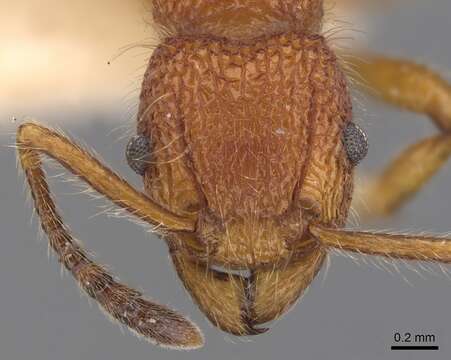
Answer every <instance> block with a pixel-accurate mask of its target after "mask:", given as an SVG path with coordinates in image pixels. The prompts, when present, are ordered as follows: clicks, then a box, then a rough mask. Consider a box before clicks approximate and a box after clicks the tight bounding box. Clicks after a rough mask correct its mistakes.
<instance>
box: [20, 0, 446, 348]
mask: <svg viewBox="0 0 451 360" xmlns="http://www.w3.org/2000/svg"><path fill="white" fill-rule="evenodd" d="M152 9H153V17H154V20H155V23H156V24H157V25H158V26H160V27H161V28H162V29H163V30H164V31H163V32H164V34H165V38H164V40H163V41H162V43H161V44H160V45H159V46H158V47H157V49H156V50H155V51H154V53H153V55H152V57H151V59H150V61H149V64H148V68H147V71H146V74H145V76H144V80H143V84H142V92H141V97H140V101H141V102H140V109H139V114H138V126H137V127H138V135H137V136H136V137H134V138H133V139H132V140H131V141H130V143H129V145H128V147H127V158H128V161H129V164H130V165H131V167H132V168H133V169H134V170H135V171H136V172H137V173H139V174H141V175H142V176H143V179H144V186H145V194H143V193H140V192H138V191H136V190H135V189H133V188H132V187H131V186H130V185H129V184H128V183H127V182H126V181H125V180H123V179H122V178H120V177H119V176H118V175H116V174H115V173H114V172H112V171H111V170H110V169H108V168H107V167H105V166H104V165H102V164H101V163H100V162H99V161H98V160H97V159H96V158H95V157H94V156H93V155H91V154H89V153H88V152H86V151H85V150H83V149H82V148H80V147H79V146H78V145H75V144H73V143H72V142H71V141H69V140H68V139H67V138H66V137H64V136H63V135H61V134H59V133H57V132H55V131H52V130H50V129H47V128H44V127H42V126H40V125H38V124H35V123H27V124H23V125H21V126H20V128H19V130H18V134H17V143H18V148H19V150H18V151H19V157H20V161H21V164H22V167H23V169H24V170H25V174H26V177H27V179H28V182H29V185H30V188H31V191H32V194H33V198H34V200H35V206H36V209H37V212H38V214H39V215H40V217H41V222H42V226H43V228H44V230H45V232H46V233H47V235H48V237H49V241H50V245H51V247H52V248H53V249H54V250H55V252H56V253H57V254H58V256H59V259H60V261H61V262H62V263H63V264H64V266H65V267H66V268H67V269H68V270H69V271H70V272H71V273H72V274H73V276H74V277H75V278H76V280H77V281H78V283H79V285H80V286H81V288H82V289H83V290H84V291H86V292H87V294H89V296H91V297H92V298H94V299H95V300H96V301H97V302H98V303H99V304H100V306H101V307H102V308H103V309H104V310H105V311H106V312H107V313H109V314H110V315H111V316H112V317H113V318H114V319H116V320H117V321H119V322H120V323H122V324H125V325H127V326H128V327H129V328H130V329H132V330H133V331H134V332H136V333H137V334H139V335H142V336H144V337H146V338H148V339H149V340H153V341H154V342H156V343H158V344H160V345H164V346H170V347H177V348H195V347H199V346H201V345H202V336H201V333H200V331H199V330H198V328H197V327H196V326H195V325H194V324H192V323H191V322H190V321H188V320H187V319H185V318H184V317H182V316H180V315H179V314H177V313H176V312H174V311H172V310H170V309H168V308H166V307H164V306H161V305H158V304H156V303H154V302H152V301H149V300H147V299H145V298H144V297H143V296H142V294H141V293H139V292H137V291H136V290H133V289H130V288H128V287H127V286H125V285H123V284H120V283H118V282H117V281H116V280H115V278H114V277H113V276H112V275H110V274H109V273H108V272H107V271H106V270H105V268H104V267H102V266H100V265H97V264H96V263H94V262H93V261H92V260H91V259H90V258H89V257H88V256H87V254H86V252H85V251H84V250H83V249H82V247H81V246H80V244H78V243H77V242H76V241H75V240H74V239H73V238H72V236H71V235H70V233H69V231H68V229H67V228H66V227H65V226H64V224H63V222H62V219H61V217H60V215H59V214H58V213H57V211H56V208H55V205H54V203H53V200H52V198H51V196H50V194H49V190H48V186H47V183H46V180H45V177H44V172H43V170H42V167H41V162H40V153H42V154H45V155H47V156H50V157H52V158H54V159H56V160H58V161H59V162H60V163H61V164H62V165H64V166H65V167H66V168H67V169H68V170H69V171H71V172H72V173H74V174H76V175H78V176H79V177H80V178H81V179H82V180H84V181H86V182H87V183H88V184H89V185H90V186H91V187H92V188H93V189H95V190H96V191H98V192H100V193H101V194H103V195H105V196H107V197H108V198H109V199H111V200H112V201H113V202H114V203H115V204H116V205H118V206H120V207H122V208H124V209H126V210H128V211H129V212H130V213H132V214H133V215H135V216H137V217H138V218H140V219H141V220H143V221H145V222H147V223H149V224H151V225H153V226H156V230H157V231H159V232H160V233H161V235H162V238H163V239H164V240H165V241H166V242H167V244H168V247H169V251H170V254H171V257H172V261H173V263H174V265H175V268H176V269H177V272H178V274H179V276H180V278H181V280H182V282H183V284H184V286H185V287H186V288H187V290H188V291H189V292H190V294H191V295H192V297H193V299H194V301H195V302H196V303H197V304H198V305H199V307H200V309H201V310H202V311H203V312H204V313H205V315H206V316H207V317H208V318H209V319H210V320H211V322H212V323H213V324H215V325H216V326H218V327H219V328H221V329H222V330H224V331H227V332H229V333H232V334H235V335H251V334H259V333H261V332H264V331H266V330H267V329H266V328H263V327H261V325H262V324H264V323H266V322H268V321H270V320H273V319H276V318H278V317H279V316H280V315H282V314H283V313H285V312H286V311H287V310H288V309H289V308H290V307H291V306H292V305H293V304H294V302H295V301H296V300H297V299H298V298H299V296H300V295H301V294H302V293H303V292H304V291H305V289H306V288H307V287H308V286H309V284H310V283H311V281H312V280H313V279H314V277H315V275H316V274H317V272H318V270H319V269H320V268H321V266H322V264H323V260H324V259H325V256H326V254H327V252H328V249H329V248H340V249H343V250H346V251H354V252H360V253H364V254H373V255H380V256H388V257H391V258H403V259H412V260H428V261H439V262H451V241H447V240H444V239H441V238H430V237H420V236H401V235H390V234H380V233H378V234H374V233H365V232H351V231H345V230H342V228H343V226H344V224H345V222H346V219H347V216H348V210H349V207H350V202H351V198H352V193H353V171H354V168H355V166H356V165H357V163H358V162H359V161H360V160H361V159H362V158H363V157H364V156H365V154H366V152H367V142H366V136H365V134H364V133H363V131H362V130H361V129H360V128H359V127H358V126H357V125H355V124H354V123H353V122H352V107H351V101H350V96H349V91H348V83H347V78H346V76H345V72H344V70H343V68H342V67H341V65H340V64H341V63H340V62H339V61H338V59H337V56H336V55H335V54H334V52H333V51H332V50H331V49H330V47H329V46H328V43H327V41H326V40H325V38H324V37H323V36H321V35H320V34H321V32H320V31H321V21H322V16H323V3H322V0H286V1H282V0H233V1H230V0H216V1H212V0H154V1H153V8H152ZM362 57H363V60H359V61H357V60H354V64H352V65H353V66H354V68H355V70H356V71H357V72H358V73H359V74H360V75H361V77H363V78H364V79H365V80H366V81H367V83H368V84H369V85H370V87H372V88H373V89H375V90H376V91H377V93H378V94H379V95H380V96H381V97H382V98H384V99H385V100H387V101H390V102H392V103H394V104H398V105H400V106H402V107H405V108H408V109H410V110H414V111H417V112H423V113H426V114H428V115H429V116H430V117H431V118H432V119H433V121H435V123H436V124H437V125H438V127H439V128H440V130H441V134H440V135H437V136H435V137H432V138H429V139H426V140H424V141H422V142H420V143H418V144H416V145H415V146H413V147H411V148H409V149H407V150H406V151H405V152H404V153H403V154H402V155H401V156H400V157H399V158H398V159H397V160H396V161H395V162H394V164H393V165H392V166H391V167H390V168H389V169H388V170H387V171H386V172H385V173H384V174H383V175H382V176H381V178H380V180H379V181H378V182H376V184H375V185H374V189H373V192H372V193H371V194H372V195H371V196H370V198H369V199H368V204H369V205H370V206H373V208H374V210H375V212H379V213H388V212H390V211H393V210H394V209H396V208H397V207H398V206H400V204H401V203H402V202H403V201H404V200H406V199H407V198H408V197H409V195H412V194H413V193H414V192H416V191H417V190H418V189H419V188H420V187H421V185H422V184H423V183H424V182H425V181H426V180H427V179H428V178H430V177H431V176H432V175H433V174H434V173H435V172H436V171H437V170H438V169H439V168H440V166H441V165H442V164H443V163H444V162H445V161H446V159H447V158H448V156H449V155H450V152H451V135H450V132H449V130H450V129H451V91H450V87H449V85H448V84H447V83H446V82H444V81H442V80H441V79H440V78H439V77H438V76H437V75H435V74H433V73H432V72H430V71H428V70H427V69H426V68H424V67H422V66H419V65H415V64H411V63H409V62H406V61H401V60H390V59H386V58H382V57H377V56H369V55H368V56H366V55H362ZM418 163H420V164H422V166H421V167H420V168H419V167H418V166H415V167H414V166H412V164H418ZM235 270H239V271H235Z"/></svg>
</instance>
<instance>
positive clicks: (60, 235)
mask: <svg viewBox="0 0 451 360" xmlns="http://www.w3.org/2000/svg"><path fill="white" fill-rule="evenodd" d="M17 147H18V153H19V159H20V162H21V165H22V167H23V169H24V172H25V175H26V178H27V180H28V183H29V186H30V189H31V194H32V196H33V199H34V203H35V207H36V210H37V213H38V214H39V217H40V220H41V226H42V228H43V230H44V231H45V233H46V234H47V236H48V238H49V243H50V246H51V247H52V249H53V250H54V251H55V252H56V253H57V255H58V258H59V261H60V262H61V263H62V264H63V265H64V266H65V267H66V268H67V269H68V270H69V271H70V272H71V273H72V275H73V276H74V278H75V279H76V280H77V282H78V284H79V286H80V287H81V288H82V289H83V290H84V291H85V292H86V293H87V294H88V295H89V296H90V297H92V298H93V299H94V300H96V301H97V302H98V304H99V305H100V307H101V308H102V309H103V310H105V312H106V313H107V314H109V315H110V316H111V317H112V318H113V319H114V320H116V321H118V322H120V323H121V324H123V325H126V326H128V327H129V328H130V329H131V330H132V331H133V332H135V333H136V334H138V335H140V336H143V337H145V338H146V339H148V340H150V341H153V342H154V343H157V344H159V345H162V346H168V347H174V348H197V347H200V346H201V345H202V343H203V339H202V335H201V333H200V331H199V329H198V328H197V327H196V325H194V324H193V323H191V322H190V321H189V320H187V319H185V318H184V317H182V316H181V315H179V314H177V313H176V312H174V311H172V310H170V309H168V308H166V307H164V306H161V305H158V304H156V303H154V302H151V301H149V300H147V299H145V298H144V296H143V295H142V294H141V293H140V292H138V291H136V290H133V289H131V288H129V287H127V286H125V285H123V284H121V283H119V282H117V281H116V279H115V278H114V277H113V276H112V275H111V274H110V273H109V272H107V271H106V269H105V267H103V266H101V265H98V264H96V263H95V262H93V261H92V260H91V259H90V258H89V256H88V254H87V252H86V251H85V250H84V249H83V248H82V246H81V245H80V244H79V242H77V241H76V240H75V239H74V238H73V237H72V235H71V234H70V232H69V229H68V228H67V227H66V226H65V225H64V223H63V220H62V218H61V216H60V215H59V214H58V212H57V210H56V206H55V204H54V202H53V199H52V197H51V195H50V191H49V187H48V184H47V182H46V179H45V173H44V171H43V169H42V164H41V160H40V156H39V155H40V153H41V152H42V153H44V154H46V155H48V156H50V157H52V158H54V159H56V160H58V161H59V162H60V163H61V164H62V165H64V166H65V167H66V168H67V169H69V170H70V171H71V172H73V173H74V174H75V175H78V176H80V178H82V179H83V180H85V181H86V182H87V183H88V184H90V185H91V186H92V187H93V188H94V189H96V190H97V191H98V192H100V193H101V194H104V195H106V196H107V197H108V198H110V199H111V200H112V201H113V202H114V203H116V204H118V205H119V206H121V207H123V208H125V209H127V210H128V211H130V212H131V213H133V214H135V215H137V216H139V217H140V218H142V219H143V220H146V221H148V222H150V223H152V224H159V223H162V224H163V225H165V226H166V227H168V228H175V229H187V228H188V229H189V228H190V226H189V225H190V223H189V221H187V220H186V219H182V218H179V217H178V216H176V215H173V214H171V213H168V212H167V211H164V210H162V209H161V208H160V207H159V206H158V205H157V204H154V203H152V202H151V201H150V200H149V199H147V198H146V197H145V196H144V195H143V194H141V193H139V192H137V191H136V190H134V189H133V188H132V187H131V186H130V185H129V184H128V183H126V182H125V181H124V180H122V179H121V178H120V177H119V176H118V175H116V174H115V173H113V172H112V171H111V170H109V169H108V168H106V167H104V166H103V165H102V164H100V162H99V161H98V160H96V159H95V158H94V157H93V156H92V155H90V154H88V153H87V152H86V151H84V150H82V149H81V148H80V147H78V146H77V145H74V144H72V143H71V142H70V141H69V140H68V139H67V138H65V137H64V136H62V135H60V134H58V133H56V132H54V131H51V130H49V129H46V128H44V127H42V126H39V125H36V124H30V123H28V124H25V125H22V126H21V127H20V128H19V130H18V134H17Z"/></svg>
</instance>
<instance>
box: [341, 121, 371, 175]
mask: <svg viewBox="0 0 451 360" xmlns="http://www.w3.org/2000/svg"><path fill="white" fill-rule="evenodd" d="M343 143H344V145H345V148H346V153H347V155H348V158H349V161H350V162H351V164H352V165H354V166H355V165H357V164H358V163H359V162H360V161H362V160H363V158H364V157H365V156H366V154H367V153H368V138H367V136H366V134H365V132H364V131H363V130H362V129H361V128H360V127H359V126H357V125H356V124H354V123H352V122H351V123H348V124H347V125H346V127H345V129H344V131H343Z"/></svg>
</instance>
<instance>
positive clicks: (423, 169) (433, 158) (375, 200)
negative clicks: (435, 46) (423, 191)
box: [348, 56, 451, 215]
mask: <svg viewBox="0 0 451 360" xmlns="http://www.w3.org/2000/svg"><path fill="white" fill-rule="evenodd" d="M348 64H349V65H350V67H351V68H353V69H355V71H356V72H357V74H358V75H359V76H360V77H361V78H362V80H363V82H364V83H365V85H367V86H368V88H369V89H371V90H370V91H369V92H370V94H372V95H376V96H377V97H379V98H381V99H383V100H384V101H386V102H389V103H391V104H393V105H396V106H399V107H402V108H404V109H407V110H411V111H414V112H417V113H421V114H425V115H428V116H429V117H430V118H431V120H432V121H433V122H434V123H435V125H436V126H437V127H438V129H440V131H441V132H442V135H438V136H435V137H431V138H427V139H425V140H423V141H420V142H418V143H417V144H414V145H413V146H411V147H409V148H408V149H406V150H405V151H404V152H403V153H402V154H401V155H400V156H399V157H398V158H397V159H396V160H395V161H394V162H392V163H391V164H390V165H389V166H388V168H387V170H386V171H385V172H384V173H383V174H382V176H381V177H380V178H378V179H376V181H375V182H374V183H373V184H372V186H371V187H370V188H369V189H367V190H366V191H365V192H364V198H365V203H366V205H367V210H368V211H369V213H370V214H374V215H388V214H390V213H392V212H394V211H395V210H397V209H398V208H399V207H400V206H401V205H403V204H404V203H405V202H406V200H408V199H409V198H410V197H412V196H413V195H414V194H415V193H416V192H418V191H419V190H420V188H421V187H422V186H423V185H424V184H425V183H426V182H427V181H428V180H429V179H430V178H431V177H432V176H434V174H435V173H436V172H437V171H438V170H439V169H440V168H441V167H442V166H443V164H444V163H445V162H446V160H447V159H448V157H449V156H450V154H451V86H450V85H449V84H448V83H447V82H446V81H445V80H443V79H442V78H440V76H439V75H437V74H436V73H434V72H432V71H430V70H429V69H427V68H426V67H425V66H422V65H417V64H414V63H412V62H409V61H405V60H395V59H389V58H385V57H381V56H364V57H363V58H359V59H352V60H351V61H350V62H348ZM368 88H367V89H366V90H367V91H368Z"/></svg>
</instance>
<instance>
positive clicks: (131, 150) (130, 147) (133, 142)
mask: <svg viewBox="0 0 451 360" xmlns="http://www.w3.org/2000/svg"><path fill="white" fill-rule="evenodd" d="M125 156H126V158H127V163H128V165H129V166H130V167H131V168H132V169H133V171H134V172H136V173H137V174H138V175H141V176H142V175H144V173H145V172H146V168H147V165H148V162H149V156H150V141H149V138H148V137H146V136H144V135H136V136H133V137H132V138H131V139H130V141H129V142H128V144H127V148H126V150H125Z"/></svg>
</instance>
